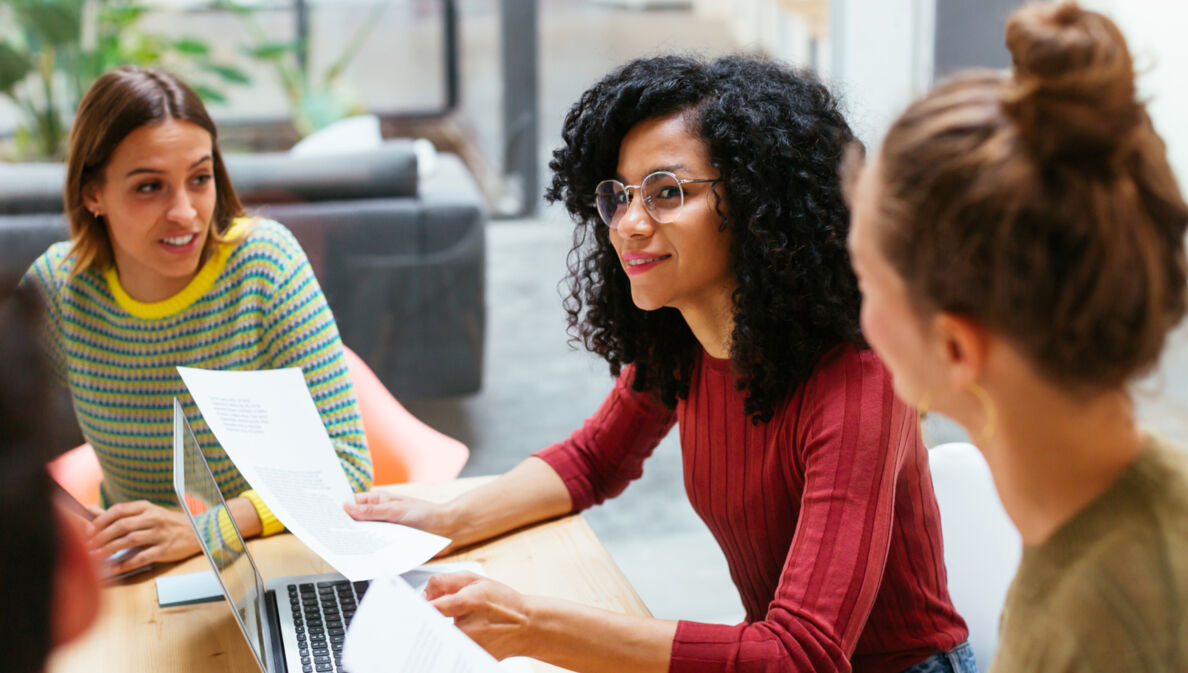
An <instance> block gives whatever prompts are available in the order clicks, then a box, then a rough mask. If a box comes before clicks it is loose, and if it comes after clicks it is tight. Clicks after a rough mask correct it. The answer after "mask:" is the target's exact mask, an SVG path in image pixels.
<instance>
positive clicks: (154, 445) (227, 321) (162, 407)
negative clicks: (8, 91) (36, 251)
mask: <svg viewBox="0 0 1188 673" xmlns="http://www.w3.org/2000/svg"><path fill="white" fill-rule="evenodd" d="M63 200H64V202H65V204H66V218H67V220H68V222H69V225H70V233H71V241H68V242H63V243H56V244H54V245H53V246H51V247H50V248H49V250H47V251H46V252H45V253H44V254H43V255H42V256H41V257H39V258H38V259H37V260H36V261H35V262H34V263H33V265H32V266H31V267H30V268H29V270H28V271H27V272H26V274H25V277H24V279H23V281H22V282H23V283H24V284H26V285H29V286H32V287H35V288H36V289H37V290H38V291H39V292H40V293H41V296H42V299H43V301H44V303H45V305H46V308H47V316H46V317H47V319H46V341H47V345H48V347H49V351H50V353H51V354H52V356H53V362H54V365H55V367H54V370H55V374H56V376H57V378H58V379H59V380H61V381H63V382H64V383H65V384H66V385H67V386H68V388H69V390H70V394H71V398H72V400H73V402H74V408H75V411H76V415H77V418H78V421H79V425H80V427H81V429H82V433H83V436H84V437H86V439H87V441H88V442H89V443H90V444H91V446H92V447H94V450H95V455H96V457H97V458H98V459H99V464H100V466H101V467H102V468H103V481H102V484H101V485H100V500H101V502H100V504H101V505H102V506H103V507H105V508H106V509H100V508H94V513H95V514H96V515H97V516H96V518H95V519H94V520H93V521H92V522H91V525H90V527H89V529H88V530H89V535H90V538H89V539H90V543H91V545H92V547H93V548H94V553H95V555H96V556H97V557H102V558H106V557H107V556H109V555H111V554H113V553H115V552H117V551H119V550H121V549H128V548H139V551H137V552H136V553H135V554H133V555H132V556H131V557H129V558H127V559H125V560H124V561H122V562H121V563H120V564H119V565H118V566H117V567H115V568H113V571H114V572H122V571H125V570H128V569H131V568H135V567H138V566H142V565H144V564H147V563H152V562H156V561H175V560H179V559H183V558H186V557H188V556H191V555H193V554H197V553H198V552H199V550H200V548H199V546H198V540H197V539H196V538H195V537H194V531H193V529H192V528H191V526H190V523H189V521H187V520H186V517H185V515H184V514H182V512H181V511H180V510H178V509H177V496H176V495H175V494H174V491H173V472H172V464H173V456H172V441H173V402H172V400H173V398H174V397H177V398H179V399H180V400H181V401H182V405H183V407H184V408H185V411H186V415H187V416H188V417H189V418H190V419H191V421H192V423H193V428H194V432H195V434H196V436H197V438H198V441H199V442H200V443H201V445H202V447H203V452H204V453H205V454H206V457H207V460H208V461H209V462H210V467H211V471H212V472H213V473H214V476H215V479H216V481H218V483H219V487H220V488H221V489H222V491H223V495H224V496H225V497H226V498H227V499H228V506H229V511H230V512H231V516H232V517H233V518H234V519H235V522H236V524H237V525H238V527H239V530H240V531H241V532H242V533H243V534H244V536H245V537H252V536H255V535H269V534H272V533H275V532H278V531H280V530H283V527H282V526H281V524H280V523H279V522H278V521H277V519H276V517H275V516H274V515H273V514H272V512H271V511H270V510H269V509H268V506H267V505H265V504H264V502H263V501H262V500H261V499H260V498H259V496H257V495H256V494H255V492H254V491H252V490H250V489H249V486H248V484H247V482H246V481H245V480H244V478H243V476H242V475H241V474H240V473H239V471H238V470H237V469H236V468H235V465H234V464H232V462H231V460H230V459H229V458H228V457H227V455H226V453H225V452H224V451H223V449H222V447H221V446H219V444H218V442H217V441H216V440H215V438H214V435H213V434H212V433H211V432H210V429H209V427H208V426H207V425H206V423H205V421H204V420H203V419H202V418H201V415H200V414H199V413H198V410H197V407H196V406H195V405H194V402H193V400H192V399H191V398H190V396H189V394H188V393H187V392H186V388H185V385H184V384H183V383H182V380H181V378H180V376H178V374H177V370H176V367H177V366H187V367H200V368H204V369H219V370H245V369H277V368H284V367H300V368H301V370H302V372H303V373H304V375H305V380H306V383H307V384H308V386H309V389H310V392H311V393H312V395H313V398H314V402H315V403H316V405H317V408H318V411H319V413H320V414H321V418H322V422H323V423H324V424H325V426H326V429H327V431H328V432H329V434H330V439H331V441H332V443H333V446H334V450H335V453H336V454H337V456H338V459H339V463H340V464H341V466H342V469H343V472H345V473H346V475H347V479H348V480H349V481H350V483H351V485H352V487H353V488H354V489H355V490H358V491H364V490H366V489H367V488H369V487H370V485H371V475H372V472H371V456H370V454H369V453H368V450H367V444H366V441H365V439H364V436H363V426H362V422H361V420H360V417H359V413H358V404H357V402H356V400H355V393H354V388H353V387H352V384H351V380H350V377H349V375H348V373H347V365H346V359H345V357H344V355H343V350H342V342H341V340H340V339H339V335H338V328H337V326H336V325H335V323H334V317H333V315H331V313H330V309H329V307H328V306H327V305H326V299H325V297H324V296H323V295H322V291H321V288H320V287H319V286H318V283H317V280H316V279H315V278H314V275H313V271H312V269H311V268H310V265H309V262H308V260H307V259H306V256H305V253H304V251H302V249H301V246H300V245H299V244H298V243H297V240H296V239H295V238H294V237H293V235H292V234H291V233H290V232H289V231H288V230H287V229H286V228H285V227H284V226H282V225H281V224H279V223H277V222H273V221H270V220H265V219H251V218H247V217H244V211H243V206H242V205H241V204H240V202H239V197H238V196H237V195H236V194H235V189H234V187H233V186H232V185H231V181H230V178H229V177H228V175H227V170H226V168H225V166H224V164H223V158H222V155H221V154H220V153H219V148H218V143H217V133H216V130H215V126H214V123H213V122H212V121H211V119H210V116H209V115H208V114H207V111H206V109H205V107H204V106H203V105H202V101H201V100H200V99H199V98H198V96H197V94H195V93H194V91H193V90H192V89H191V88H190V87H188V86H187V85H186V84H185V83H184V82H182V81H181V80H179V79H178V78H177V77H175V76H173V75H171V74H169V73H167V72H164V71H161V70H155V69H150V68H138V67H131V66H128V67H123V68H119V69H116V70H113V71H111V72H109V73H106V74H104V75H103V76H101V77H99V78H98V79H97V80H95V82H94V83H93V84H92V85H91V87H90V89H89V90H88V91H87V93H86V95H85V96H83V99H82V102H81V103H80V104H79V109H78V114H77V115H76V117H75V120H74V124H73V126H72V128H71V133H70V145H69V153H68V155H67V176H66V184H65V186H64V187H63ZM281 459H283V457H280V456H278V460H281Z"/></svg>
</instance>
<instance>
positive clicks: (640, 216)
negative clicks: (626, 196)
mask: <svg viewBox="0 0 1188 673" xmlns="http://www.w3.org/2000/svg"><path fill="white" fill-rule="evenodd" d="M633 197H634V198H632V199H631V200H630V201H628V202H627V210H626V211H625V212H624V213H623V214H622V215H621V216H620V217H619V222H618V227H617V229H618V231H619V235H620V236H622V237H623V238H647V237H648V236H651V235H652V233H653V232H654V231H655V230H656V223H655V222H654V221H653V220H652V215H651V214H650V213H648V209H647V208H644V204H643V197H642V196H641V195H639V194H638V193H637V194H634V195H633Z"/></svg>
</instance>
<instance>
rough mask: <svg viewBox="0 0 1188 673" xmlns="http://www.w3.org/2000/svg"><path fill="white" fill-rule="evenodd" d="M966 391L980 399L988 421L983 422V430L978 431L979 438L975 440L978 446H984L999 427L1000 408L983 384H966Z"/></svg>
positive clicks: (979, 401) (983, 412)
mask: <svg viewBox="0 0 1188 673" xmlns="http://www.w3.org/2000/svg"><path fill="white" fill-rule="evenodd" d="M965 391H966V392H967V393H969V394H970V395H973V396H974V397H976V398H977V399H978V403H980V404H981V405H982V414H983V415H984V416H985V417H986V422H985V423H983V424H982V431H981V432H979V433H978V438H977V439H976V440H975V441H974V443H975V444H977V445H978V446H983V445H985V444H987V443H988V442H989V441H990V440H991V439H993V438H994V432H995V431H996V430H997V429H998V410H997V409H995V407H994V401H993V400H991V399H990V393H988V392H986V389H985V388H983V387H982V386H980V385H978V384H976V383H970V384H969V385H967V386H965Z"/></svg>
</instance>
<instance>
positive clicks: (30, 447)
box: [0, 279, 99, 673]
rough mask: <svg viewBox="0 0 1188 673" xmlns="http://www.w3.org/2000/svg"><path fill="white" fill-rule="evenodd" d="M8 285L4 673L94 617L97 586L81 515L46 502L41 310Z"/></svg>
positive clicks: (3, 405) (1, 328)
mask: <svg viewBox="0 0 1188 673" xmlns="http://www.w3.org/2000/svg"><path fill="white" fill-rule="evenodd" d="M11 280H12V281H15V279H11ZM14 284H15V283H14V282H9V283H3V284H2V285H0V362H4V363H5V366H3V367H0V532H2V534H0V547H2V548H0V578H2V579H3V582H2V585H3V587H4V589H3V592H2V593H0V599H2V602H3V607H2V608H0V647H3V651H4V666H3V668H4V670H5V671H12V672H13V673H37V672H38V671H42V670H45V666H46V661H47V659H48V658H49V655H50V652H51V650H53V649H55V648H57V647H60V646H62V645H65V644H66V643H68V642H70V641H72V640H74V639H75V638H77V637H79V636H81V635H82V634H83V633H85V632H86V630H87V629H88V628H89V627H90V625H91V624H92V623H94V621H95V618H96V617H97V616H98V614H99V583H98V579H97V578H96V574H95V568H94V567H93V566H92V563H91V558H90V556H89V554H88V549H87V544H86V541H85V538H84V535H83V532H82V530H81V521H82V520H81V519H79V518H78V517H77V516H73V515H70V514H68V513H66V512H65V511H64V510H62V509H60V508H59V507H58V506H57V505H55V503H54V496H53V494H54V490H55V489H54V488H53V482H52V481H51V480H50V476H49V472H48V471H46V467H45V465H46V462H47V461H49V460H50V459H51V458H52V457H53V456H50V455H48V450H47V447H48V446H49V445H51V444H52V443H53V442H52V441H51V439H52V437H53V435H54V432H53V430H52V425H53V419H52V418H51V417H50V414H49V413H48V410H49V409H51V408H52V406H53V404H52V398H51V396H50V385H51V377H50V371H49V367H48V363H47V362H46V359H45V353H44V350H43V349H42V348H41V344H40V342H39V336H38V334H39V321H40V320H41V318H42V313H41V306H40V304H39V303H38V301H37V296H36V294H35V293H34V292H32V291H30V290H28V289H22V290H18V291H16V292H12V286H13V285H14Z"/></svg>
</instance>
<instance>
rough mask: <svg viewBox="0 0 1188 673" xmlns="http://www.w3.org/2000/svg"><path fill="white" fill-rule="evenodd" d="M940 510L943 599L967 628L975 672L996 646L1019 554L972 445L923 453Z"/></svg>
mask: <svg viewBox="0 0 1188 673" xmlns="http://www.w3.org/2000/svg"><path fill="white" fill-rule="evenodd" d="M928 462H929V468H930V469H931V471H932V486H933V489H934V490H935V491H936V501H937V504H938V505H939V506H940V514H941V531H942V533H943V534H944V541H945V567H946V569H947V570H948V575H949V595H950V596H952V598H953V605H955V606H956V607H957V612H959V613H961V616H962V617H964V618H965V623H966V624H968V625H969V642H970V645H971V647H972V649H973V653H974V657H975V658H976V659H977V661H978V668H980V669H981V670H982V671H986V670H988V669H989V668H990V660H991V659H992V658H993V657H994V648H995V647H996V646H997V644H998V619H999V615H1000V614H1001V613H1002V604H1003V601H1004V600H1005V599H1006V592H1007V588H1008V587H1009V586H1010V583H1011V579H1012V578H1013V577H1014V576H1015V570H1016V569H1017V568H1018V566H1019V557H1020V555H1021V554H1022V549H1023V547H1022V543H1021V541H1020V539H1019V532H1018V531H1017V530H1015V526H1014V524H1012V523H1011V520H1010V519H1009V518H1008V517H1007V514H1006V511H1005V510H1003V508H1002V503H1001V502H1000V501H999V499H998V493H997V491H995V490H994V481H993V479H992V478H991V476H990V468H989V467H988V466H987V465H986V460H985V459H984V458H983V457H982V453H981V452H980V451H979V450H978V449H977V447H975V446H973V445H972V444H966V443H963V442H954V443H950V444H941V445H939V446H937V447H934V448H933V449H932V450H930V451H929V452H928Z"/></svg>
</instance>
